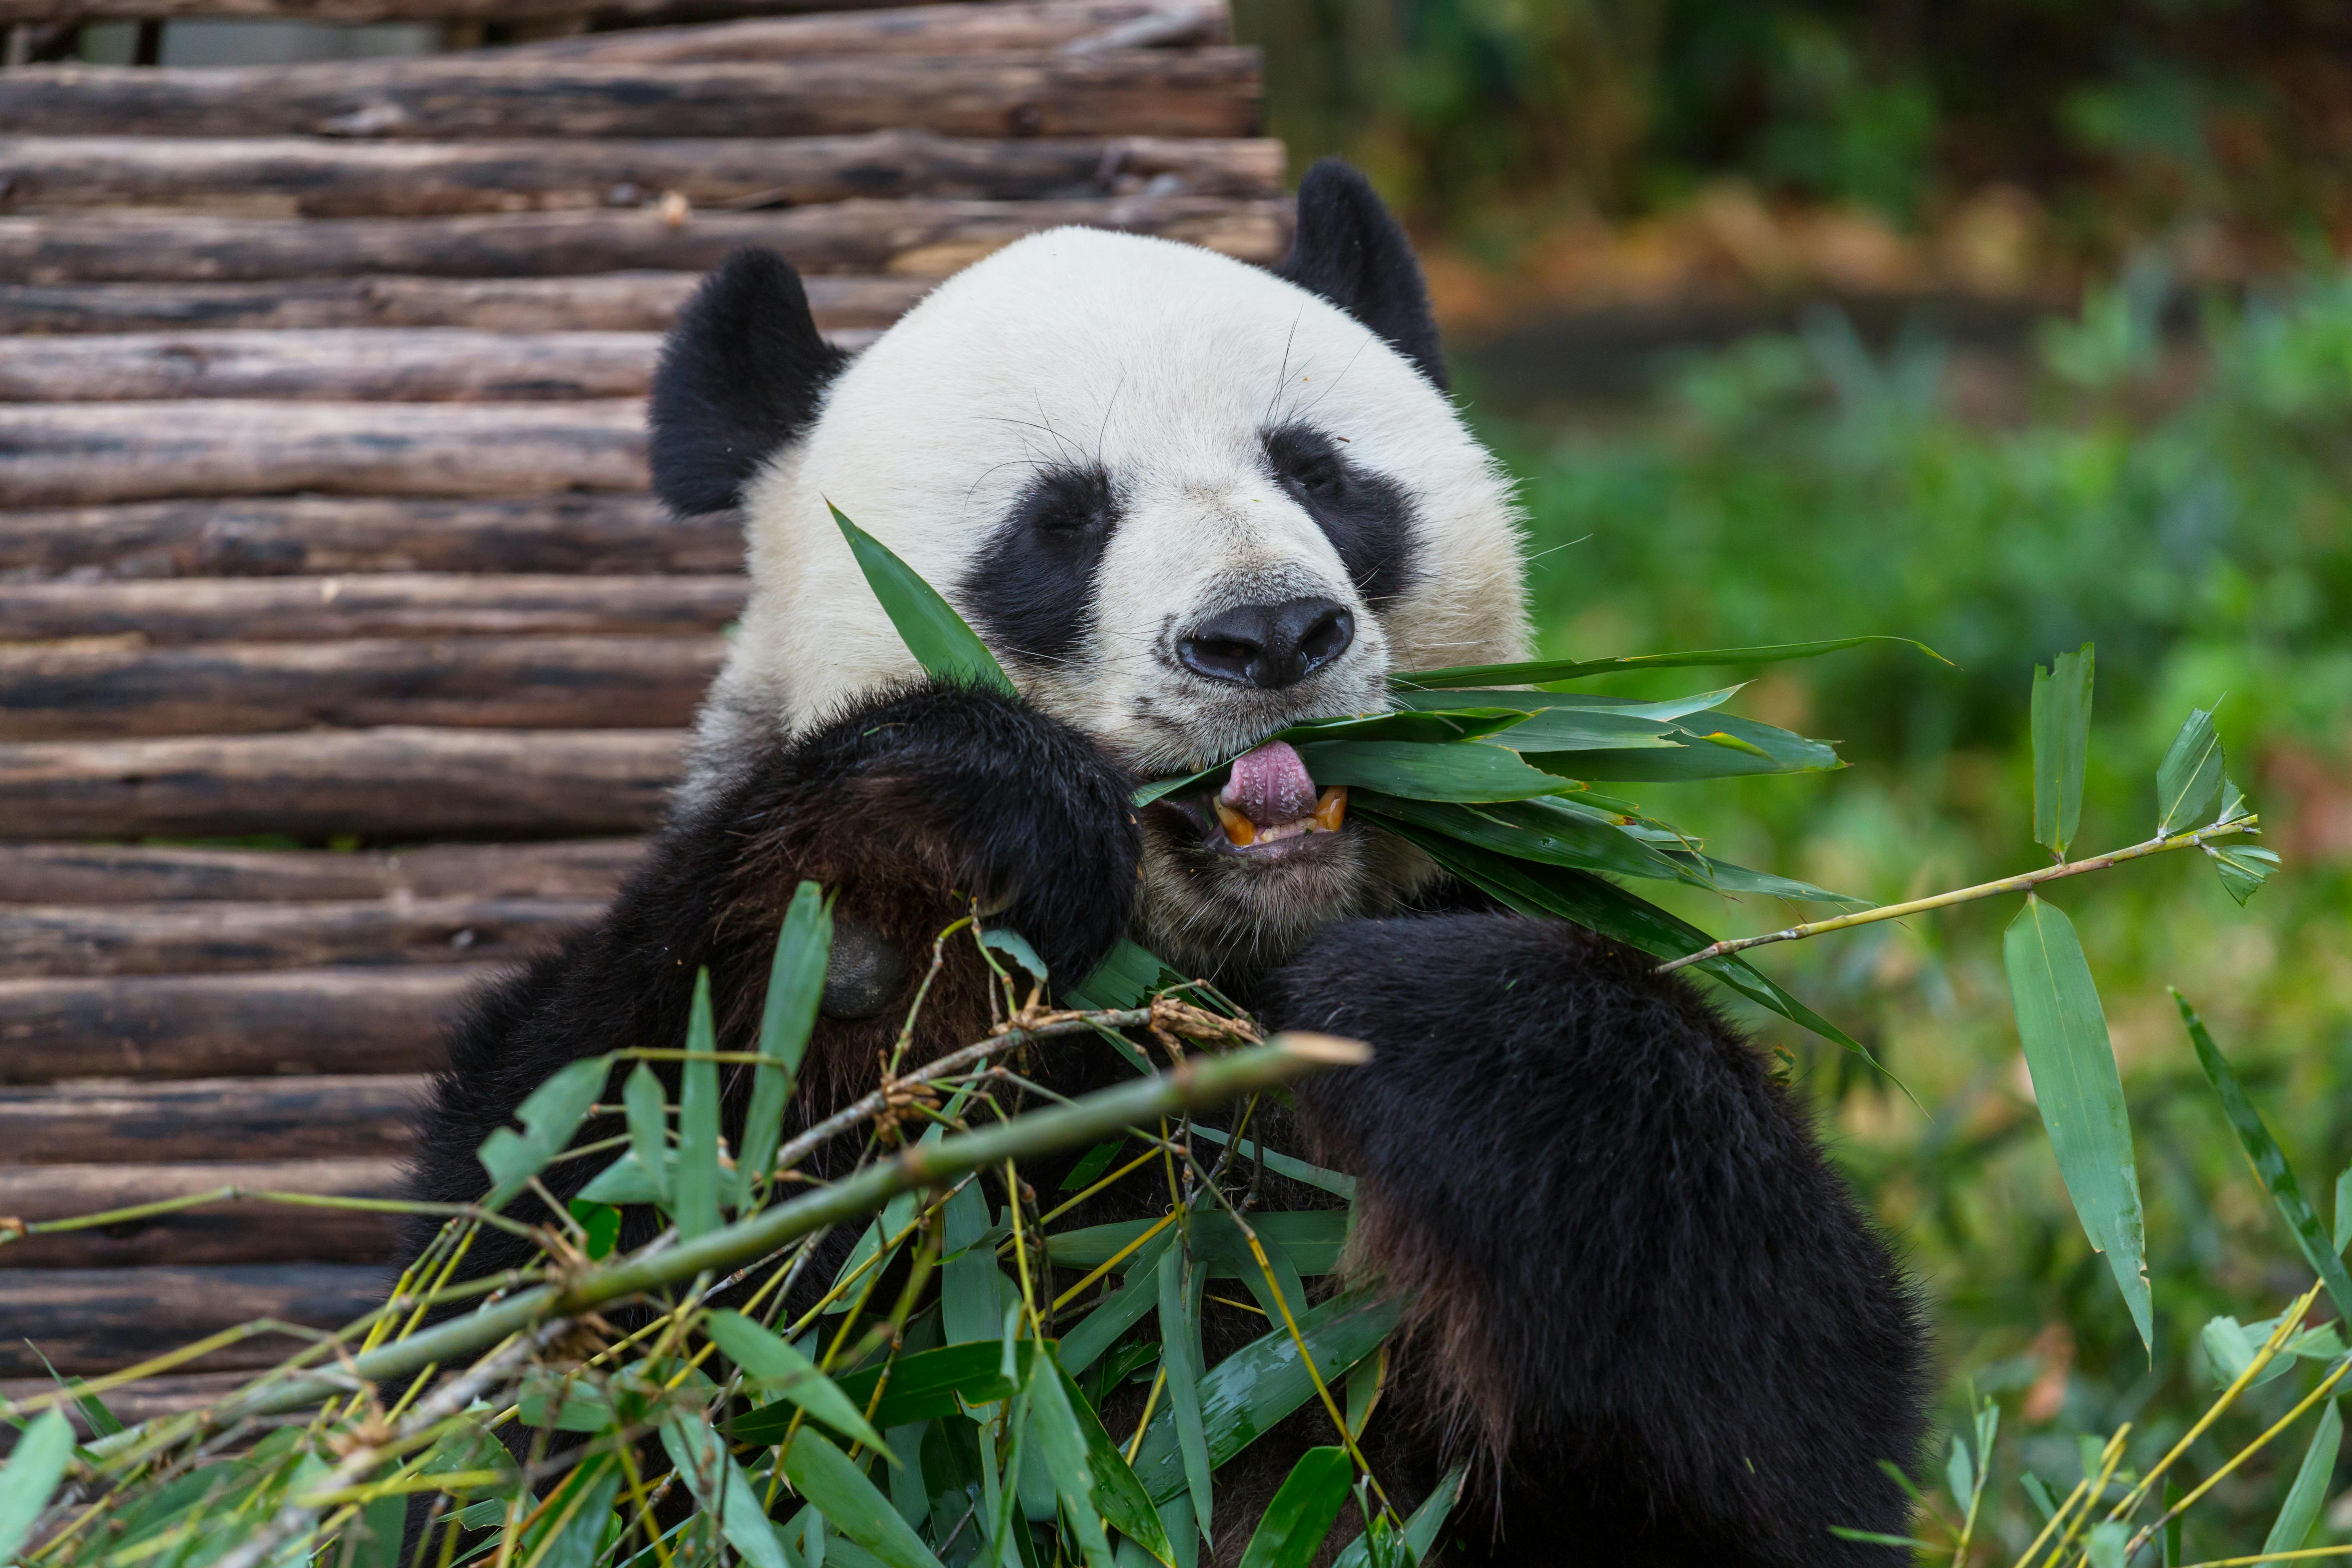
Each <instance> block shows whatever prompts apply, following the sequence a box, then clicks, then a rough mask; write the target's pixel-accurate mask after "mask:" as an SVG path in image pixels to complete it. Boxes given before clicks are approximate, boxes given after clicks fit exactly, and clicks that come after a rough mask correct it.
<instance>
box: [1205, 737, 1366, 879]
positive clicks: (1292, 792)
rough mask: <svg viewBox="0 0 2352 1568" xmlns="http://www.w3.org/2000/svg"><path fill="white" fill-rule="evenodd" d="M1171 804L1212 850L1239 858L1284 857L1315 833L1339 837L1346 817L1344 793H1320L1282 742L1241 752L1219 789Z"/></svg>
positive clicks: (1340, 788)
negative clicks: (1194, 827)
mask: <svg viewBox="0 0 2352 1568" xmlns="http://www.w3.org/2000/svg"><path fill="white" fill-rule="evenodd" d="M1171 804H1179V805H1180V809H1182V810H1183V812H1184V815H1185V816H1188V817H1191V818H1192V820H1193V823H1194V826H1197V827H1199V828H1200V829H1201V830H1202V836H1203V837H1204V838H1205V839H1207V841H1208V842H1209V843H1210V845H1211V846H1212V847H1216V848H1221V849H1224V850H1226V851H1228V852H1231V853H1236V854H1243V855H1276V856H1278V855H1282V854H1285V853H1286V852H1287V851H1289V850H1291V849H1292V848H1294V847H1298V846H1300V845H1303V844H1304V843H1306V841H1307V840H1308V839H1310V838H1312V837H1316V836H1318V835H1319V834H1326V833H1337V832H1338V831H1339V828H1340V826H1342V825H1343V824H1344V823H1345V822H1346V821H1347V817H1348V792H1347V789H1346V788H1345V787H1344V786H1336V787H1333V788H1330V789H1325V790H1319V791H1318V789H1317V788H1316V787H1315V780H1314V779H1313V777H1312V776H1310V775H1309V774H1308V773H1307V764H1306V763H1304V762H1303V761H1301V760H1300V758H1299V755H1298V752H1297V749H1296V748H1294V747H1293V746H1292V745H1291V744H1290V743H1289V742H1286V741H1268V742H1265V744H1264V745H1262V746H1258V747H1256V748H1255V749H1253V750H1251V751H1248V752H1243V753H1242V754H1241V755H1240V756H1239V757H1236V758H1235V759H1234V765H1233V770H1232V772H1231V773H1230V774H1229V775H1228V776H1227V778H1226V780H1225V782H1224V784H1223V785H1222V786H1221V787H1219V788H1217V789H1215V790H1214V791H1204V792H1202V795H1200V796H1198V797H1196V798H1195V799H1194V800H1188V801H1184V802H1181V804H1180V803H1176V802H1174V801H1172V800H1171ZM1202 806H1205V807H1206V808H1207V809H1206V810H1202Z"/></svg>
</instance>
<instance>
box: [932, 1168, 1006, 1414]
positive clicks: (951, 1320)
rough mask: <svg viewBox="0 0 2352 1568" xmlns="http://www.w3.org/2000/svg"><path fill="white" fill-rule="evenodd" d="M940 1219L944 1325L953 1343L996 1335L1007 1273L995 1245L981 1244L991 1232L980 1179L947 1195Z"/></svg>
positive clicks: (941, 1286)
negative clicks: (942, 1231)
mask: <svg viewBox="0 0 2352 1568" xmlns="http://www.w3.org/2000/svg"><path fill="white" fill-rule="evenodd" d="M941 1219H942V1223H943V1225H944V1227H945V1234H944V1236H943V1237H942V1242H943V1245H944V1247H945V1248H946V1254H945V1256H946V1262H945V1264H944V1265H942V1267H941V1268H940V1320H941V1328H942V1329H943V1331H945V1333H946V1334H947V1338H948V1342H949V1343H950V1344H951V1345H952V1344H961V1343H963V1342H967V1341H971V1340H978V1339H982V1338H990V1339H992V1338H994V1337H995V1334H996V1325H997V1322H998V1321H999V1320H1000V1319H1001V1318H1002V1316H1003V1311H1004V1301H1003V1297H1004V1289H1003V1279H1004V1274H1003V1270H1002V1269H1000V1268H997V1266H996V1249H995V1248H994V1247H990V1246H986V1245H983V1244H982V1237H985V1236H986V1235H987V1234H988V1231H989V1224H988V1200H987V1198H985V1197H984V1196H982V1194H981V1190H980V1182H979V1181H978V1179H977V1178H975V1179H974V1180H972V1181H969V1182H966V1183H965V1184H963V1185H962V1186H961V1187H959V1188H958V1189H957V1190H956V1192H955V1194H954V1195H953V1196H951V1197H950V1198H949V1199H948V1201H947V1207H946V1210H945V1212H944V1214H943V1215H942V1216H941ZM994 1397H997V1398H1002V1397H1003V1395H1002V1394H999V1395H995V1396H994Z"/></svg>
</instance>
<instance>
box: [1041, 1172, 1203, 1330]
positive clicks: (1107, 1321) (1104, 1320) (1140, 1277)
mask: <svg viewBox="0 0 2352 1568" xmlns="http://www.w3.org/2000/svg"><path fill="white" fill-rule="evenodd" d="M1195 1131H1198V1129H1197V1128H1196V1129H1195ZM1160 1250H1162V1251H1164V1250H1165V1248H1161V1249H1160ZM1143 1251H1144V1252H1149V1253H1151V1255H1152V1256H1151V1262H1152V1267H1151V1268H1150V1270H1149V1271H1144V1270H1141V1269H1137V1270H1131V1271H1129V1274H1128V1276H1127V1283H1126V1284H1125V1285H1123V1286H1121V1287H1120V1288H1119V1289H1117V1290H1115V1291H1113V1292H1112V1293H1111V1294H1110V1296H1109V1297H1108V1299H1106V1300H1104V1301H1103V1303H1102V1304H1101V1305H1100V1306H1098V1307H1097V1308H1096V1309H1095V1310H1093V1311H1091V1312H1088V1313H1087V1315H1086V1316H1085V1317H1084V1318H1081V1319H1080V1320H1078V1322H1077V1324H1076V1327H1074V1328H1072V1329H1071V1330H1070V1331H1069V1332H1067V1333H1066V1334H1064V1335H1063V1336H1062V1340H1061V1343H1060V1344H1059V1346H1057V1347H1056V1352H1055V1353H1057V1354H1058V1355H1059V1356H1060V1357H1061V1358H1062V1364H1063V1365H1064V1366H1066V1367H1067V1368H1069V1369H1070V1371H1072V1372H1074V1373H1078V1372H1084V1371H1086V1369H1087V1368H1088V1367H1090V1366H1092V1365H1094V1363H1096V1362H1097V1360H1099V1359H1101V1356H1102V1353H1103V1352H1105V1351H1107V1350H1108V1349H1110V1347H1111V1346H1112V1345H1113V1344H1115V1343H1116V1342H1118V1337H1119V1336H1120V1335H1121V1334H1123V1333H1125V1332H1127V1331H1128V1330H1129V1329H1131V1328H1133V1327H1135V1325H1136V1324H1138V1323H1139V1322H1141V1321H1143V1320H1144V1319H1146V1318H1148V1317H1150V1315H1151V1313H1152V1310H1153V1309H1155V1308H1157V1307H1158V1306H1159V1305H1160V1272H1159V1261H1160V1258H1159V1253H1158V1252H1154V1251H1153V1249H1152V1248H1150V1247H1145V1248H1144V1249H1143ZM1138 1257H1139V1258H1140V1257H1141V1254H1138Z"/></svg>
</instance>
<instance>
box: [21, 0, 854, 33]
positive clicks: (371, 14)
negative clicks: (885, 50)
mask: <svg viewBox="0 0 2352 1568" xmlns="http://www.w3.org/2000/svg"><path fill="white" fill-rule="evenodd" d="M890 3H891V0H731V3H730V5H729V7H728V8H729V9H730V10H738V11H751V12H761V13H787V14H788V13H792V12H797V11H807V10H815V9H818V8H820V7H821V8H823V9H824V10H828V11H836V10H837V11H857V10H868V9H878V8H881V7H882V6H885V5H889V4H890ZM712 9H713V5H712V0H5V8H0V21H11V20H14V21H27V20H29V21H33V22H38V23H47V24H49V25H52V26H55V25H60V24H78V23H81V22H89V21H105V20H108V19H123V18H131V17H136V18H141V19H151V18H152V19H163V18H169V17H175V16H176V17H212V16H224V17H243V18H247V19H258V20H278V21H290V22H325V23H333V24H336V25H338V26H350V25H352V24H354V23H369V22H436V23H448V22H459V23H464V22H471V23H477V24H478V23H485V22H495V23H503V24H509V25H510V24H514V23H524V24H551V25H554V26H564V27H578V26H585V25H586V24H588V23H590V22H591V21H601V22H611V23H631V22H662V21H670V20H697V19H701V18H704V17H708V16H709V15H710V13H711V10H712Z"/></svg>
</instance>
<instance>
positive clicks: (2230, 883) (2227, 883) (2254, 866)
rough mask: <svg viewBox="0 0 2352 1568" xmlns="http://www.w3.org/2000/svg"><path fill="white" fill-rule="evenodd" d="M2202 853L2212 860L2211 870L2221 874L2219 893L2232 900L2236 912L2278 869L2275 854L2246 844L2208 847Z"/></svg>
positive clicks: (2209, 845) (2212, 845)
mask: <svg viewBox="0 0 2352 1568" xmlns="http://www.w3.org/2000/svg"><path fill="white" fill-rule="evenodd" d="M2205 853H2206V854H2208V855H2210V856H2211V857H2212V858H2213V869H2214V870H2215V871H2217V872H2219V873H2220V874H2221V889H2222V891H2224V892H2226V893H2228V894H2229V895H2230V897H2231V898H2232V899H2234V900H2237V902H2238V907H2239V908H2240V909H2243V908H2244V907H2245V904H2246V900H2248V899H2251V898H2252V897H2253V896H2254V895H2255V894H2256V893H2258V892H2260V891H2262V887H2263V883H2264V882H2267V881H2269V880H2270V876H2271V873H2272V872H2273V871H2275V870H2277V869H2278V868H2279V858H2278V856H2277V855H2275V854H2273V852H2272V851H2270V850H2268V849H2257V848H2255V847H2253V846H2252V845H2250V844H2227V845H2223V844H2208V845H2206V846H2205Z"/></svg>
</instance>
